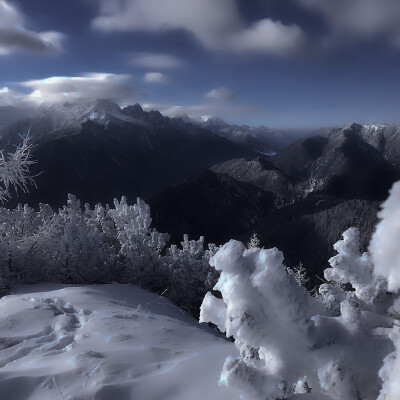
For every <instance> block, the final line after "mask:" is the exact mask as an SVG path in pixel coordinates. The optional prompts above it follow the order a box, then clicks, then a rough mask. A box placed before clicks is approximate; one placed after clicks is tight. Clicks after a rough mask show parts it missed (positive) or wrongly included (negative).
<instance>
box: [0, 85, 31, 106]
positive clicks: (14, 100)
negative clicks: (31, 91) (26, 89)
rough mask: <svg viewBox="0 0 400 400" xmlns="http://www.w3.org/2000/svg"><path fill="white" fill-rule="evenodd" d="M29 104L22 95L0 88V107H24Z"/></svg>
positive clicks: (6, 88)
mask: <svg viewBox="0 0 400 400" xmlns="http://www.w3.org/2000/svg"><path fill="white" fill-rule="evenodd" d="M30 104H31V102H30V101H29V100H28V99H27V96H26V95H25V94H23V93H19V92H17V91H15V90H11V89H9V88H8V87H3V88H0V106H13V107H25V106H29V105H30Z"/></svg>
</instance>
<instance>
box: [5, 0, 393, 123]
mask: <svg viewBox="0 0 400 400" xmlns="http://www.w3.org/2000/svg"><path fill="white" fill-rule="evenodd" d="M399 21H400V2H398V1H397V0H387V1H385V2H380V1H379V2H378V1H376V0H337V1H335V2H334V1H331V0H218V1H217V0H118V1H113V0H68V1H61V0H60V1H54V0H6V1H4V0H0V105H4V104H15V105H19V104H27V103H29V102H32V101H34V102H36V103H38V102H40V101H43V100H48V101H56V100H59V99H64V98H70V97H80V96H84V97H109V98H112V99H114V100H116V101H118V102H119V103H121V104H126V103H135V102H140V103H142V104H144V105H145V106H146V107H147V108H153V107H154V108H159V109H160V110H161V111H163V112H164V113H166V114H169V115H175V114H178V113H187V114H189V115H191V116H194V117H199V116H201V115H209V114H214V115H217V116H221V117H223V118H225V119H226V120H227V121H229V122H234V123H247V124H250V125H260V124H264V125H266V126H271V127H310V126H313V127H315V126H328V125H341V124H344V123H350V122H360V123H370V122H374V123H400V113H399V110H400V90H399V89H400V88H399V86H400V83H399V82H400V79H399V75H400V68H399V67H400V24H399V23H398V22H399ZM48 32H51V33H50V34H49V33H48ZM52 77H53V78H52ZM54 77H58V78H54ZM49 78H52V79H49ZM5 88H8V89H5Z"/></svg>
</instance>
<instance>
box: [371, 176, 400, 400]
mask: <svg viewBox="0 0 400 400" xmlns="http://www.w3.org/2000/svg"><path fill="white" fill-rule="evenodd" d="M378 217H379V218H380V222H379V224H378V226H377V228H376V231H375V234H374V236H373V238H372V241H371V244H370V251H371V252H372V259H373V263H374V270H375V273H376V274H378V275H380V276H382V277H384V278H385V279H386V280H387V282H388V289H389V290H390V291H391V292H393V293H394V294H395V297H396V299H395V300H394V304H393V306H392V308H391V309H390V312H391V313H392V315H393V316H394V319H395V323H394V326H393V328H392V329H391V331H390V338H391V339H392V341H393V343H394V345H395V351H394V352H392V353H391V354H390V355H388V356H387V357H386V358H385V363H384V365H383V367H382V369H381V370H380V376H381V378H382V380H383V387H382V391H381V393H380V396H379V400H397V399H400V326H399V317H400V246H399V243H400V182H397V183H395V184H394V185H393V188H392V190H391V192H390V196H389V198H388V199H387V200H386V202H385V203H384V204H383V206H382V210H381V211H380V212H379V214H378Z"/></svg>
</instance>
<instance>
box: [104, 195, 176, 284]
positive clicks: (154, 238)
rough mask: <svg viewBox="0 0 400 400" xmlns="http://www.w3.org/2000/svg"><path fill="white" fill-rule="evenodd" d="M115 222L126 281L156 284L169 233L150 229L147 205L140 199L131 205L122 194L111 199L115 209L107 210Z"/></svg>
mask: <svg viewBox="0 0 400 400" xmlns="http://www.w3.org/2000/svg"><path fill="white" fill-rule="evenodd" d="M109 215H110V217H111V219H112V221H113V222H114V225H115V229H116V237H117V239H118V241H119V243H120V255H121V257H123V264H124V266H125V268H124V272H123V274H124V277H123V278H122V279H123V280H125V281H127V282H134V283H139V284H141V285H143V286H145V287H147V288H151V287H152V286H154V287H158V282H156V281H157V280H158V279H159V280H163V278H162V276H159V274H158V275H157V273H158V272H159V268H158V266H159V264H160V257H161V252H162V250H163V249H164V248H165V246H166V243H167V241H168V239H169V235H168V234H164V233H159V232H157V230H155V229H151V228H150V225H151V216H150V207H149V206H148V205H147V204H146V203H145V202H144V201H143V200H141V199H139V198H138V199H137V204H135V205H133V206H130V205H128V203H127V200H126V198H125V197H122V199H121V201H118V200H114V209H110V210H109Z"/></svg>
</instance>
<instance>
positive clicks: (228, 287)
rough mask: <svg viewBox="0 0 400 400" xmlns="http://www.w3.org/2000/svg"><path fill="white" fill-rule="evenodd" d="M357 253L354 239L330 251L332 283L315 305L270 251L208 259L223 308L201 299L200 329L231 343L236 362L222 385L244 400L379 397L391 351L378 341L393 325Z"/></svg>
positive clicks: (376, 280) (227, 250)
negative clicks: (207, 325)
mask: <svg viewBox="0 0 400 400" xmlns="http://www.w3.org/2000/svg"><path fill="white" fill-rule="evenodd" d="M358 245H359V243H358V233H357V231H356V230H353V229H350V230H349V231H347V232H345V234H344V240H343V241H339V242H338V243H337V244H336V245H335V249H336V250H337V251H338V253H339V254H338V255H337V256H335V257H333V258H332V259H331V260H330V263H331V268H330V269H328V270H327V271H326V273H325V277H326V278H327V279H329V280H331V281H332V283H328V284H325V285H323V286H322V288H321V293H320V295H321V299H315V298H313V297H312V296H311V295H310V294H309V293H308V292H307V291H306V290H305V288H303V287H302V286H301V285H299V283H298V282H297V281H296V276H295V273H294V272H292V271H291V270H287V269H286V268H285V266H284V265H283V255H282V253H281V252H279V251H278V250H277V249H268V250H264V249H257V248H253V249H248V250H246V249H245V247H244V245H243V244H241V243H240V242H236V241H230V242H229V243H227V244H226V245H224V246H223V247H222V248H221V250H219V251H218V252H217V253H216V255H215V256H214V257H213V258H212V259H211V264H212V265H213V266H214V267H215V268H216V269H217V270H218V271H221V275H220V278H219V280H218V283H217V284H216V286H215V289H216V290H219V291H220V292H221V293H222V299H218V298H216V297H214V296H213V295H212V294H210V293H208V294H207V295H206V297H205V298H204V301H203V304H202V306H201V314H200V321H202V322H213V323H215V324H217V325H218V327H219V329H220V330H221V331H223V332H225V333H226V336H227V337H231V336H232V337H233V338H234V340H235V345H236V347H237V349H238V352H239V355H238V357H236V358H228V359H227V360H226V362H225V365H224V368H223V371H222V373H221V378H220V382H221V383H222V384H225V385H227V386H231V387H234V388H237V389H239V390H240V391H241V394H242V396H243V398H245V399H260V400H261V399H262V400H266V399H267V400H276V399H284V398H290V397H291V396H292V395H294V394H295V393H305V394H304V396H306V394H307V393H309V392H310V393H311V394H310V396H311V395H315V394H320V395H325V396H328V398H330V399H334V400H359V399H363V400H369V399H371V400H372V399H376V398H377V397H378V395H379V391H380V388H381V384H382V381H381V379H380V378H379V375H378V371H379V369H380V368H381V366H382V363H383V359H384V358H385V357H386V356H387V355H388V354H389V353H390V352H391V351H392V350H393V344H392V342H391V341H390V340H389V338H388V337H387V334H386V331H387V330H388V328H390V327H391V325H392V319H391V318H390V317H388V316H386V315H385V314H384V313H381V311H382V310H384V306H383V304H385V302H386V303H389V302H390V296H386V292H385V288H386V286H385V280H384V279H383V278H381V277H375V276H374V275H373V270H372V265H371V262H370V257H369V256H368V255H367V254H364V255H361V254H360V252H359V248H358ZM344 283H345V284H348V283H350V284H351V285H352V286H353V288H354V291H347V292H346V291H345V290H344V289H342V288H341V287H340V286H339V285H340V284H344ZM305 398H306V397H305ZM391 400H392V399H391ZM393 400H394V399H393Z"/></svg>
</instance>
